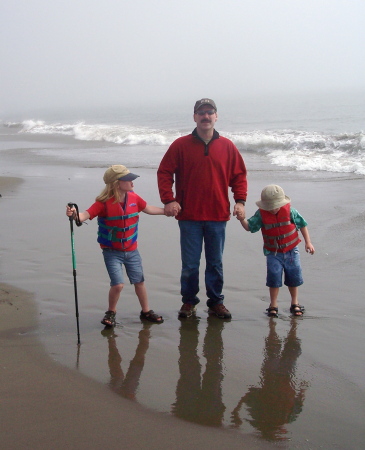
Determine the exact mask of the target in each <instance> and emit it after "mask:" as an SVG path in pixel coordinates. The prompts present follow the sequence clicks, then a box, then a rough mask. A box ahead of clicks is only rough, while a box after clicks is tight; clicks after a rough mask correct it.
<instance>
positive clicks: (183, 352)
mask: <svg viewBox="0 0 365 450" xmlns="http://www.w3.org/2000/svg"><path fill="white" fill-rule="evenodd" d="M224 324H225V322H224V321H222V320H219V319H217V318H215V317H208V324H207V328H206V332H205V338H204V343H203V356H204V357H205V359H206V366H205V372H204V374H203V376H202V378H201V370H202V365H201V363H200V360H199V356H198V343H199V331H198V325H199V319H198V318H193V319H189V320H181V325H180V330H179V331H180V345H179V352H180V358H179V370H180V378H179V381H178V383H177V386H176V401H175V403H174V404H173V405H172V413H173V414H175V415H176V416H177V417H180V418H181V419H185V420H188V421H190V422H196V423H199V424H202V425H209V426H215V427H219V426H221V425H222V421H223V414H224V411H225V409H226V408H225V406H224V404H223V402H222V382H223V367H222V365H223V340H222V330H223V328H224Z"/></svg>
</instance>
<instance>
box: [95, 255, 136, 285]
mask: <svg viewBox="0 0 365 450" xmlns="http://www.w3.org/2000/svg"><path fill="white" fill-rule="evenodd" d="M103 257H104V262H105V266H106V270H107V271H108V274H109V277H110V286H115V285H117V284H123V283H124V276H123V264H124V267H125V270H126V272H127V276H128V279H129V281H130V283H131V284H136V283H141V282H142V281H144V276H143V267H142V259H141V255H140V254H139V251H138V250H133V251H132V252H123V251H121V250H114V249H111V248H103Z"/></svg>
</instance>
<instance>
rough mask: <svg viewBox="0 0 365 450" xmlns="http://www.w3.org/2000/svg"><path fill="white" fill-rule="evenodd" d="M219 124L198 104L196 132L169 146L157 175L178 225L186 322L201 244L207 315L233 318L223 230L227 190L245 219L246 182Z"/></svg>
mask: <svg viewBox="0 0 365 450" xmlns="http://www.w3.org/2000/svg"><path fill="white" fill-rule="evenodd" d="M217 119H218V115H217V107H216V104H215V102H214V101H213V100H211V99H209V98H203V99H201V100H198V101H197V102H196V103H195V106H194V121H195V122H196V128H195V129H194V131H193V132H192V133H191V134H189V135H187V136H183V137H180V138H178V139H176V141H174V142H173V143H172V144H171V146H170V147H169V149H168V150H167V152H166V154H165V156H164V157H163V158H162V161H161V164H160V167H159V169H158V172H157V178H158V187H159V191H160V197H161V201H162V203H163V204H164V205H165V214H166V215H169V216H175V217H176V219H177V220H178V221H179V227H180V247H181V260H182V271H181V295H182V302H183V305H182V307H181V309H180V311H179V317H184V318H186V317H190V316H191V315H192V314H193V313H194V312H195V310H196V305H197V304H198V303H199V301H200V300H199V298H198V297H197V294H198V292H199V265H200V258H201V253H202V248H203V242H204V249H205V259H206V269H205V286H206V294H207V297H208V300H207V305H208V308H209V311H208V312H209V314H215V315H216V316H218V317H219V318H221V319H230V318H231V313H230V312H229V311H228V309H227V308H226V307H225V306H224V304H223V300H224V295H223V294H222V289H223V264H222V258H223V249H224V241H225V229H226V224H227V221H228V220H229V218H230V203H229V197H228V188H229V187H230V188H231V189H232V192H233V197H234V200H235V202H236V204H235V205H234V208H233V215H234V216H236V215H238V216H239V217H240V218H244V217H245V206H244V205H245V201H246V196H247V179H246V167H245V163H244V161H243V159H242V156H241V154H240V153H239V151H238V149H237V148H236V147H235V145H234V144H233V142H231V141H230V140H229V139H227V138H224V137H222V136H220V135H219V133H218V132H217V131H216V130H215V129H214V125H215V122H216V121H217ZM174 182H175V192H176V194H175V195H174V193H173V190H172V187H173V184H174Z"/></svg>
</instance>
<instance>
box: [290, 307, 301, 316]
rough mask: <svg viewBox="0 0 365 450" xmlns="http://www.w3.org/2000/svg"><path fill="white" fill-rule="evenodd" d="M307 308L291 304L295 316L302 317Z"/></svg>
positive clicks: (291, 310)
mask: <svg viewBox="0 0 365 450" xmlns="http://www.w3.org/2000/svg"><path fill="white" fill-rule="evenodd" d="M304 311H305V308H304V306H301V305H290V312H291V313H292V314H293V316H295V317H300V316H302V315H303V314H304Z"/></svg>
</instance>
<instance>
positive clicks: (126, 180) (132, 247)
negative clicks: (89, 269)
mask: <svg viewBox="0 0 365 450" xmlns="http://www.w3.org/2000/svg"><path fill="white" fill-rule="evenodd" d="M137 177H139V175H135V174H134V173H131V172H130V171H129V170H128V169H127V168H126V167H125V166H122V165H113V166H111V167H109V168H108V169H107V170H106V172H105V173H104V182H105V184H106V186H105V188H104V189H103V191H102V192H101V193H100V195H98V196H97V197H96V199H95V203H94V204H93V205H91V206H90V208H89V209H87V210H86V211H84V212H82V213H80V214H79V219H80V222H84V221H85V220H87V219H90V220H92V219H93V218H94V217H98V225H99V229H98V239H97V240H98V242H99V244H100V247H101V249H102V252H103V256H104V262H105V266H106V269H107V271H108V273H109V277H110V290H109V309H108V311H106V313H105V316H104V318H103V320H102V321H101V323H102V324H103V325H105V326H107V327H112V326H114V325H115V315H116V307H117V303H118V300H119V296H120V293H121V291H122V289H123V287H124V277H123V270H122V266H123V264H124V267H125V269H126V273H127V276H128V278H129V281H130V283H131V284H134V289H135V292H136V294H137V297H138V300H139V302H140V304H141V308H142V311H141V314H140V318H141V320H148V321H150V322H155V323H162V322H163V318H162V316H158V315H157V314H155V312H154V311H153V310H152V309H150V307H149V305H148V297H147V290H146V286H145V284H144V276H143V268H142V260H141V256H140V254H139V252H138V250H137V233H138V219H139V217H138V216H139V212H141V211H143V212H144V213H147V214H153V215H155V214H164V210H163V208H158V207H157V206H151V205H147V203H146V202H145V201H144V200H143V199H142V198H141V197H139V196H138V195H137V194H135V193H134V192H133V180H135V179H136V178H137ZM76 214H77V213H76V210H75V208H70V207H69V206H67V210H66V215H67V216H68V217H73V218H74V219H77V217H76Z"/></svg>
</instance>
